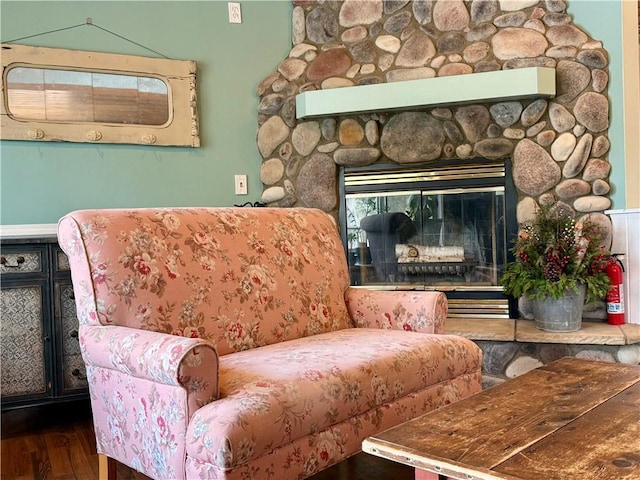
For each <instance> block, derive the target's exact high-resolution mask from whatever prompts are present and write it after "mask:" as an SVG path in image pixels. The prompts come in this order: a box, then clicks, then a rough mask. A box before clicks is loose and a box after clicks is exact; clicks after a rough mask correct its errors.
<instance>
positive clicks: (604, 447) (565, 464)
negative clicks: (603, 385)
mask: <svg viewBox="0 0 640 480" xmlns="http://www.w3.org/2000/svg"><path fill="white" fill-rule="evenodd" d="M639 419H640V382H639V383H636V384H635V385H633V386H631V387H630V388H628V389H626V390H624V391H623V392H621V393H620V394H618V395H616V396H615V397H613V398H612V399H611V400H609V401H608V402H606V403H604V404H602V405H599V406H598V407H596V408H594V409H593V410H591V411H590V412H589V413H587V414H586V415H584V416H582V417H580V418H578V419H576V420H575V421H573V422H571V423H569V424H568V425H566V426H565V427H563V428H562V429H560V430H559V431H558V432H556V434H555V435H552V436H549V437H547V438H544V439H542V440H541V441H540V442H538V443H536V444H535V445H533V446H531V447H529V448H527V449H526V450H523V451H521V452H519V453H518V454H516V455H515V456H513V457H512V458H510V459H508V460H507V461H506V462H504V463H503V464H501V465H499V466H498V467H496V469H495V470H496V471H498V472H501V473H506V474H510V475H515V476H518V477H521V478H530V477H529V476H528V473H529V472H532V471H535V472H536V474H537V475H538V478H544V479H545V480H583V479H586V478H588V479H589V480H605V479H607V480H608V479H616V480H632V479H637V478H638V477H639V476H640V473H639V472H640V438H638V426H637V423H638V421H639ZM603 439H606V442H603Z"/></svg>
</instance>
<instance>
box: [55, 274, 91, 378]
mask: <svg viewBox="0 0 640 480" xmlns="http://www.w3.org/2000/svg"><path fill="white" fill-rule="evenodd" d="M54 291H55V296H56V299H55V308H54V310H55V312H56V323H57V328H58V329H59V330H58V333H59V339H60V341H59V343H58V345H59V351H60V360H61V361H62V369H61V370H62V374H61V379H62V385H61V388H62V390H68V389H76V388H84V387H86V386H87V375H86V369H85V366H84V362H83V361H82V356H81V354H80V342H79V341H78V318H77V316H76V304H75V298H74V296H73V285H72V284H71V283H65V282H62V281H59V282H56V284H55V286H54Z"/></svg>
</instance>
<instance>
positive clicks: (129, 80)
mask: <svg viewBox="0 0 640 480" xmlns="http://www.w3.org/2000/svg"><path fill="white" fill-rule="evenodd" d="M0 1H1V0H0ZM0 52H2V55H0V63H1V65H2V71H1V72H0V139H2V140H20V141H32V142H34V141H35V142H85V143H129V144H137V145H156V146H189V147H199V146H200V127H199V124H198V104H197V101H198V96H197V89H196V83H197V82H196V71H197V66H196V62H194V61H191V60H174V59H169V58H153V57H141V56H136V55H120V54H116V53H103V52H88V51H82V50H67V49H62V48H46V47H35V46H30V45H16V44H7V43H3V44H0Z"/></svg>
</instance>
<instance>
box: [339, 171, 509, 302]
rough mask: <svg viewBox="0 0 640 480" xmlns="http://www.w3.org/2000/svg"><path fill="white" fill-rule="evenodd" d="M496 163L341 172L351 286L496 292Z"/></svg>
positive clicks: (500, 179)
mask: <svg viewBox="0 0 640 480" xmlns="http://www.w3.org/2000/svg"><path fill="white" fill-rule="evenodd" d="M504 172H505V168H504V163H503V162H500V163H497V164H495V165H489V166H487V165H486V164H482V165H478V164H471V165H467V166H464V167H462V168H461V167H460V166H459V165H458V166H455V167H451V166H448V165H446V166H444V167H430V168H428V169H427V167H424V168H422V169H420V170H392V171H388V170H387V171H373V172H372V171H369V172H366V171H357V170H355V169H354V170H353V171H345V172H344V189H345V190H344V192H345V193H344V205H343V214H342V216H343V219H344V223H343V225H346V228H345V242H346V249H347V252H348V261H349V266H350V274H351V283H352V285H361V286H370V287H382V288H414V289H435V290H442V291H445V292H453V291H496V292H501V291H502V288H501V287H500V286H499V283H498V281H499V277H500V274H501V270H502V267H503V265H504V264H505V263H506V261H507V254H508V249H509V246H508V241H509V239H508V235H509V228H508V224H509V223H513V221H509V220H508V219H507V202H506V200H505V197H506V195H505V175H504Z"/></svg>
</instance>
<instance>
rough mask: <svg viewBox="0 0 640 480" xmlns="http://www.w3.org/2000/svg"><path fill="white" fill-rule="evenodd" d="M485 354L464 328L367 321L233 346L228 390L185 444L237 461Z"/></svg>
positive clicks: (229, 463)
mask: <svg viewBox="0 0 640 480" xmlns="http://www.w3.org/2000/svg"><path fill="white" fill-rule="evenodd" d="M481 361H482V360H481V351H480V349H479V348H478V347H476V346H475V345H474V344H473V343H472V342H471V341H469V340H466V339H463V338H461V337H454V336H448V335H431V334H424V333H415V332H405V331H397V330H379V329H366V328H354V329H346V330H340V331H336V332H329V333H324V334H319V335H314V336H311V337H305V338H300V339H296V340H291V341H287V342H282V343H278V344H274V345H268V346H264V347H259V348H254V349H252V350H249V351H244V352H237V353H233V354H229V355H225V356H222V357H221V358H220V398H219V399H218V400H216V401H214V402H212V403H210V404H208V405H205V406H204V407H202V408H201V409H199V410H198V411H197V412H196V413H195V414H194V416H193V418H192V420H191V422H190V425H189V428H188V431H187V453H188V454H189V455H190V456H191V457H194V458H195V459H196V460H198V461H201V462H206V463H211V464H214V465H216V466H217V467H218V468H220V469H223V470H226V469H231V468H233V467H236V466H239V465H242V464H244V463H246V462H249V461H251V460H252V459H254V458H257V457H260V456H261V455H263V454H265V453H267V452H269V451H271V450H273V449H274V448H277V447H279V446H282V445H285V444H288V443H290V442H293V441H295V440H297V439H300V438H302V437H304V436H306V435H309V434H310V433H312V432H318V431H321V430H323V429H325V428H327V427H329V426H331V425H333V424H336V423H338V422H340V421H343V420H345V419H348V418H351V417H354V416H355V415H357V414H361V413H363V412H366V411H368V410H371V409H373V408H375V407H377V406H380V405H384V404H386V403H389V402H392V401H394V400H396V399H398V398H401V397H404V396H407V395H411V394H412V393H413V392H417V391H420V390H422V389H424V388H426V387H428V386H430V385H435V384H438V383H441V382H445V381H447V380H449V379H451V378H454V377H458V376H460V375H463V374H467V373H471V372H474V371H476V372H477V371H478V370H479V369H480V364H481ZM469 379H470V380H469V381H471V376H469ZM356 428H357V425H356Z"/></svg>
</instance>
